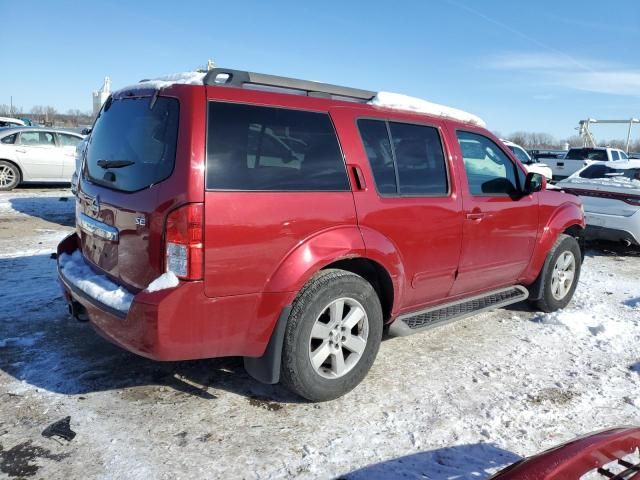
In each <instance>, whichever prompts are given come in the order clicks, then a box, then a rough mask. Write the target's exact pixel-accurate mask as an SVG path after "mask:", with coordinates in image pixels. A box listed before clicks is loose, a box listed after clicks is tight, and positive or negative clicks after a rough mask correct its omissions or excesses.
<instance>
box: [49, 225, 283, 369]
mask: <svg viewBox="0 0 640 480" xmlns="http://www.w3.org/2000/svg"><path fill="white" fill-rule="evenodd" d="M78 244H79V243H78V237H77V235H76V234H73V235H70V236H68V237H67V238H65V239H64V240H63V241H62V242H60V244H59V245H58V258H60V257H61V256H62V255H63V254H67V255H72V254H73V252H74V251H76V250H78ZM58 275H59V280H60V283H61V284H62V288H63V291H64V295H65V297H66V299H67V301H69V302H78V303H79V304H81V305H82V306H83V307H84V308H85V309H86V313H87V316H88V319H89V321H90V323H91V325H92V326H93V328H94V329H95V330H96V331H97V332H98V333H99V334H100V335H102V336H103V337H105V338H106V339H107V340H109V341H111V342H113V343H115V344H117V345H119V346H121V347H122V348H124V349H126V350H129V351H131V352H133V353H136V354H138V355H142V356H144V357H147V358H151V359H154V360H191V359H198V358H214V357H224V356H246V357H260V356H261V355H262V354H263V353H264V351H265V348H266V346H267V343H268V342H269V339H270V338H271V332H272V331H273V328H274V326H275V323H276V321H277V319H278V316H279V315H280V313H281V311H282V309H283V308H284V306H286V305H287V304H288V303H289V302H290V301H291V295H292V294H291V292H283V293H263V294H249V295H237V296H231V297H221V298H209V297H207V296H206V295H205V294H204V283H203V282H201V281H194V282H180V284H179V285H178V286H177V287H175V288H168V289H164V290H159V291H155V292H149V291H142V292H140V293H138V294H136V295H133V299H132V301H131V303H130V305H129V308H128V310H127V311H126V312H122V311H117V310H116V311H114V309H112V308H110V307H109V306H108V305H105V304H103V303H100V302H99V301H97V300H96V299H95V298H92V297H90V296H89V295H86V294H84V293H83V292H82V291H81V290H79V289H78V288H76V287H74V285H73V284H72V283H70V282H69V280H68V279H67V278H65V276H64V275H63V274H62V273H61V269H60V264H58Z"/></svg>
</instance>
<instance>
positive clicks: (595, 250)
mask: <svg viewBox="0 0 640 480" xmlns="http://www.w3.org/2000/svg"><path fill="white" fill-rule="evenodd" d="M586 256H587V257H640V247H638V246H636V245H626V244H625V243H624V242H608V241H606V240H590V241H588V242H587V243H586Z"/></svg>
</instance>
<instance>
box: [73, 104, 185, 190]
mask: <svg viewBox="0 0 640 480" xmlns="http://www.w3.org/2000/svg"><path fill="white" fill-rule="evenodd" d="M178 111H179V104H178V100H176V99H174V98H166V97H158V98H157V99H156V101H155V103H154V104H153V107H152V106H151V97H143V98H127V99H122V100H114V101H113V102H111V103H109V101H108V102H107V103H106V104H105V107H104V109H103V110H102V112H101V113H100V115H99V116H98V119H97V120H96V123H95V126H94V128H93V131H92V132H91V136H90V139H89V145H88V147H87V157H86V170H85V174H86V176H87V177H88V178H89V179H91V180H92V181H94V182H95V183H99V184H100V185H104V186H106V187H109V188H112V189H114V190H122V191H125V192H134V191H137V190H141V189H143V188H146V187H149V186H151V185H153V184H155V183H158V182H161V181H162V180H164V179H166V178H167V177H168V176H169V175H171V172H172V171H173V165H174V163H175V157H176V140H177V137H178Z"/></svg>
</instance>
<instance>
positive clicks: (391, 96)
mask: <svg viewBox="0 0 640 480" xmlns="http://www.w3.org/2000/svg"><path fill="white" fill-rule="evenodd" d="M368 103H369V105H374V106H376V107H383V108H392V109H396V110H408V111H411V112H418V113H426V114H429V115H434V116H436V117H448V118H452V119H454V120H459V121H461V122H467V123H474V124H476V125H479V126H481V127H486V126H487V124H486V123H485V122H484V120H482V119H481V118H480V117H478V116H476V115H473V114H472V113H468V112H465V111H464V110H458V109H457V108H452V107H448V106H446V105H440V104H438V103H433V102H429V101H427V100H423V99H421V98H416V97H410V96H408V95H403V94H401V93H392V92H378V93H377V94H376V96H375V97H374V98H373V99H372V100H370V101H369V102H368Z"/></svg>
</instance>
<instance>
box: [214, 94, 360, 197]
mask: <svg viewBox="0 0 640 480" xmlns="http://www.w3.org/2000/svg"><path fill="white" fill-rule="evenodd" d="M207 189H210V190H256V191H346V190H349V181H348V179H347V173H346V169H345V165H344V161H343V159H342V154H341V152H340V147H339V145H338V139H337V138H336V134H335V131H334V129H333V125H332V123H331V120H330V119H329V115H327V114H325V113H316V112H305V111H299V110H288V109H284V108H271V107H258V106H253V105H242V104H232V103H218V102H210V103H209V122H208V134H207Z"/></svg>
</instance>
